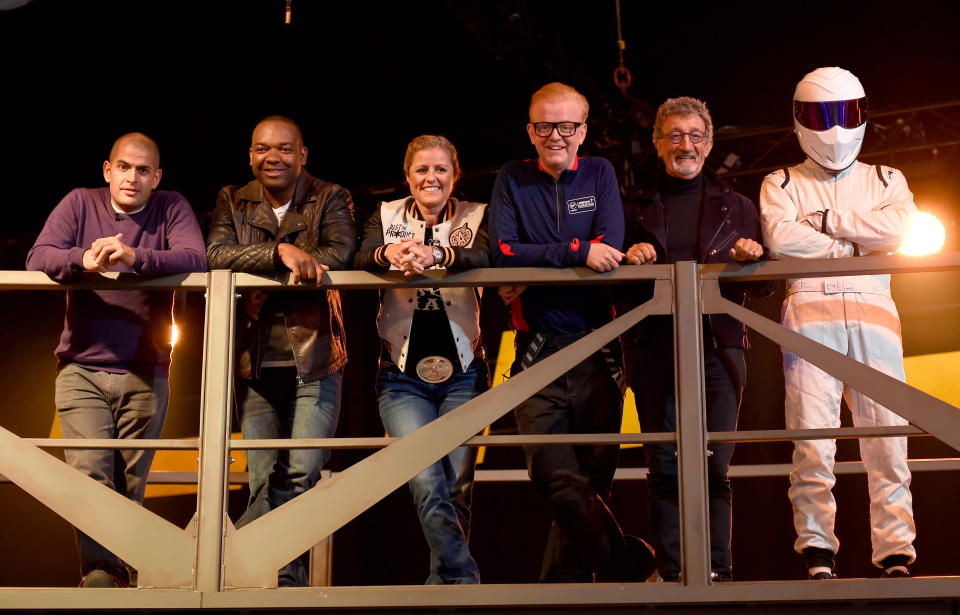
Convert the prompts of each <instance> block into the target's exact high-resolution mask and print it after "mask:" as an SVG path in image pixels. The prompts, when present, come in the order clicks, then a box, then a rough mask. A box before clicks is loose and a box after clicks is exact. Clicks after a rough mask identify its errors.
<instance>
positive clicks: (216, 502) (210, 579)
mask: <svg viewBox="0 0 960 615" xmlns="http://www.w3.org/2000/svg"><path fill="white" fill-rule="evenodd" d="M208 276H209V277H208V278H207V280H208V281H207V293H206V300H207V309H206V316H205V321H204V325H203V385H202V393H201V395H202V397H201V399H200V467H199V478H198V484H197V517H196V532H197V556H196V560H195V564H194V579H195V580H194V588H195V589H196V590H197V591H200V592H217V591H220V588H221V583H222V563H223V537H224V532H225V527H224V525H225V524H227V523H230V520H229V518H228V517H227V507H226V502H227V489H228V488H229V485H228V481H227V479H228V477H229V467H230V455H229V446H228V445H229V442H230V417H231V412H230V407H231V405H232V404H233V383H232V379H233V334H234V316H235V311H236V298H235V290H234V279H233V273H232V272H231V271H228V270H217V271H211V272H210V273H209V274H208Z"/></svg>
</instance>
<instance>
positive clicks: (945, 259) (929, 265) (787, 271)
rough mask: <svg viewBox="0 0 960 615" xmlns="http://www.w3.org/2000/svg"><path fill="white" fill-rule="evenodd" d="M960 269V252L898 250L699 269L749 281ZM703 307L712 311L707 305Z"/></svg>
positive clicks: (708, 275)
mask: <svg viewBox="0 0 960 615" xmlns="http://www.w3.org/2000/svg"><path fill="white" fill-rule="evenodd" d="M957 269H960V252H942V253H938V254H930V255H928V256H920V257H918V256H905V255H902V254H897V255H893V256H861V257H858V258H804V259H790V260H783V261H762V262H759V263H753V264H750V265H738V264H736V263H725V264H712V265H701V266H700V273H701V276H702V277H703V279H704V280H707V279H716V278H720V279H722V280H723V281H725V282H731V281H739V282H747V281H753V280H778V279H783V278H818V277H824V276H845V275H869V274H878V273H920V272H930V271H956V270H957ZM704 311H705V313H709V310H708V309H706V306H705V309H704ZM719 311H721V312H722V311H725V310H719Z"/></svg>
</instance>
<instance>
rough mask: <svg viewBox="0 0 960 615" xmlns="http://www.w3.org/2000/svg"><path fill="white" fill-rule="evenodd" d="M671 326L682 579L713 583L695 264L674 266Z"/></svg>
mask: <svg viewBox="0 0 960 615" xmlns="http://www.w3.org/2000/svg"><path fill="white" fill-rule="evenodd" d="M674 301H675V305H676V308H675V310H674V317H673V327H674V336H675V338H674V339H675V340H676V352H675V353H674V354H675V359H674V361H675V364H674V369H675V371H676V375H677V378H676V387H677V389H676V400H677V403H676V407H677V466H678V471H679V475H680V485H679V489H680V548H681V551H682V561H681V570H682V574H681V582H682V583H684V584H687V585H699V586H705V585H707V584H709V583H710V538H709V534H710V530H709V525H708V515H707V502H708V501H709V499H708V497H707V442H706V438H705V436H704V434H705V433H706V417H705V408H706V404H705V403H704V384H703V355H702V349H703V318H702V317H701V315H700V288H699V280H698V278H697V264H696V263H695V262H693V261H683V262H680V263H677V264H676V279H675V281H674Z"/></svg>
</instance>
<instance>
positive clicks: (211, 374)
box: [194, 270, 292, 592]
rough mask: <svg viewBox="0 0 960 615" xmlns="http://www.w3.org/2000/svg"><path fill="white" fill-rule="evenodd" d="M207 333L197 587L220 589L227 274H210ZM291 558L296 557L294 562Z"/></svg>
mask: <svg viewBox="0 0 960 615" xmlns="http://www.w3.org/2000/svg"><path fill="white" fill-rule="evenodd" d="M208 275H209V283H208V286H207V309H206V317H205V319H204V331H203V384H202V387H203V390H202V393H201V397H200V465H199V472H200V479H199V483H198V485H197V514H196V522H197V528H196V529H197V542H196V550H195V552H194V558H195V559H194V563H195V572H196V575H195V579H194V583H195V585H194V587H195V588H196V589H197V590H199V591H204V592H215V591H219V590H220V589H221V583H222V579H221V571H222V561H223V559H222V558H223V537H224V532H225V529H224V528H225V527H231V526H230V519H229V518H228V517H227V489H228V487H229V485H228V482H227V477H228V476H229V475H230V455H229V444H228V443H229V442H230V417H231V416H232V414H231V411H230V409H231V406H232V404H233V344H234V341H233V334H234V318H235V316H236V291H235V289H234V283H233V281H234V278H233V274H232V273H231V272H230V271H228V270H217V271H211V272H210V273H209V274H208ZM291 559H292V558H291Z"/></svg>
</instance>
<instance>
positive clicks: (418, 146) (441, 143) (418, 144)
mask: <svg viewBox="0 0 960 615" xmlns="http://www.w3.org/2000/svg"><path fill="white" fill-rule="evenodd" d="M435 147H439V148H440V149H442V150H443V151H445V152H446V153H447V155H448V156H450V162H451V163H453V179H454V181H456V180H458V179H460V159H459V157H458V156H457V148H455V147H454V146H453V143H451V142H450V140H449V139H447V138H446V137H444V136H442V135H420V136H419V137H416V138H415V139H414V140H413V141H411V142H410V144H409V145H407V153H406V155H404V157H403V174H404V175H406V174H407V172H408V171H409V170H410V165H412V164H413V157H414V156H415V155H416V153H417V152H421V151H423V150H425V149H433V148H435Z"/></svg>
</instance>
